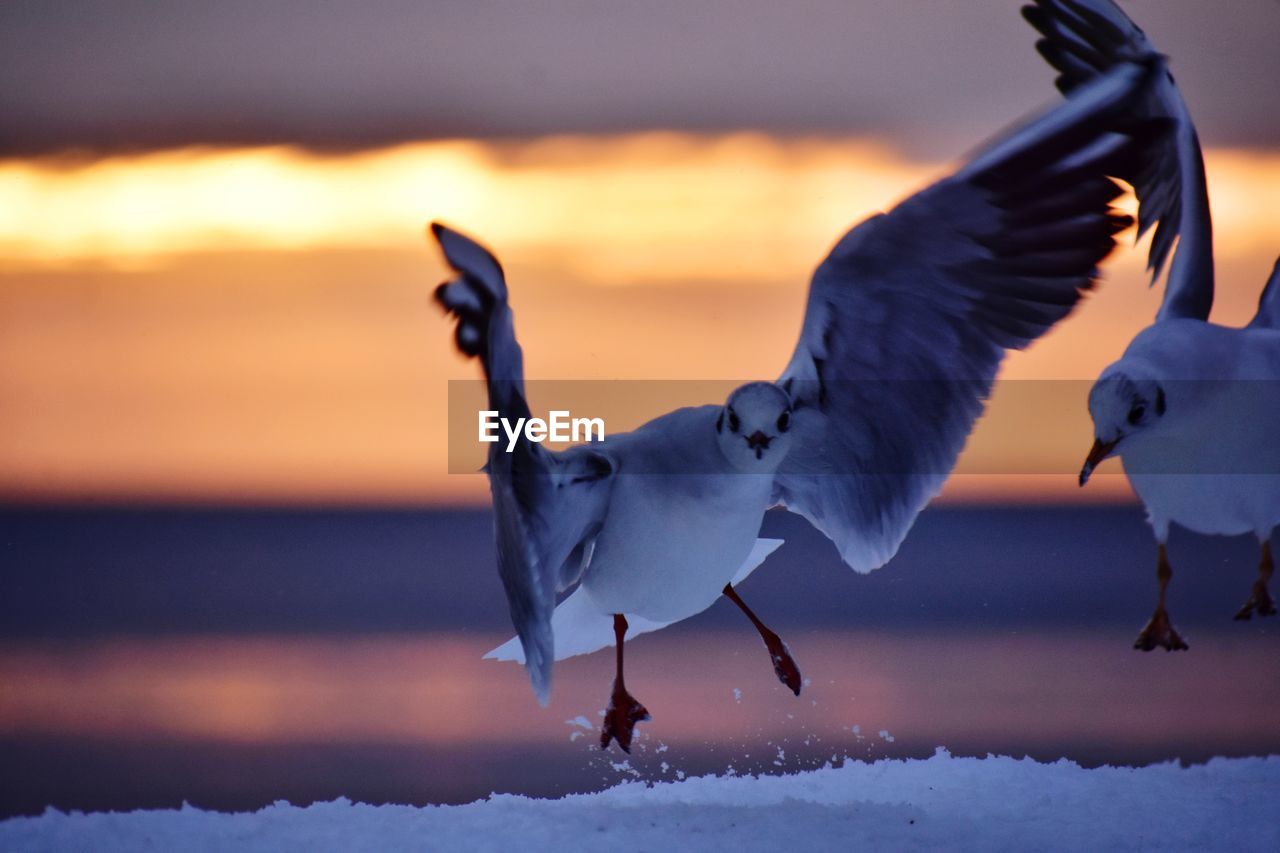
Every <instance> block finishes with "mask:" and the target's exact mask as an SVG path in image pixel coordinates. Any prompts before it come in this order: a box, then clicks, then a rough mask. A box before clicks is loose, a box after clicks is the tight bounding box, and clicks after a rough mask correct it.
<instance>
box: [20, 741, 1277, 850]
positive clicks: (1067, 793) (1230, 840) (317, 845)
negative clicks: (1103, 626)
mask: <svg viewBox="0 0 1280 853" xmlns="http://www.w3.org/2000/svg"><path fill="white" fill-rule="evenodd" d="M1278 801H1280V756H1270V757H1267V758H1237V759H1224V758H1215V759H1213V760H1212V761H1210V762H1208V763H1207V764H1204V765H1198V766H1192V767H1188V768H1182V767H1179V766H1178V765H1176V764H1172V763H1170V764H1160V765H1154V766H1150V767H1143V768H1113V767H1103V768H1098V769H1091V770H1090V769H1084V768H1081V767H1080V766H1079V765H1077V764H1074V763H1071V762H1067V761H1059V762H1056V763H1054V764H1041V763H1037V762H1035V761H1031V760H1026V759H1021V760H1019V759H1012V758H1004V757H989V758H986V759H974V758H953V757H952V756H950V755H949V754H947V752H946V751H945V750H941V749H940V750H938V752H937V754H936V755H934V756H933V757H932V758H930V759H927V760H912V761H893V760H885V761H877V762H875V763H872V764H868V763H862V762H846V763H845V764H844V765H843V766H840V767H828V768H823V769H819V770H813V771H808V772H804V773H797V774H794V775H788V776H765V777H750V776H738V777H725V776H707V777H696V778H690V779H686V780H684V781H681V782H664V783H659V784H656V785H653V786H652V787H646V786H645V785H644V784H642V783H624V784H622V785H619V786H617V787H614V788H611V789H609V790H606V791H602V792H600V793H597V794H584V795H576V796H569V797H564V798H562V799H557V800H537V799H529V798H527V797H519V796H510V795H501V796H494V797H491V798H489V799H487V800H482V801H478V802H475V803H471V804H469V805H464V806H429V807H426V808H417V807H412V806H368V805H361V804H358V803H351V802H349V801H346V800H338V801H336V802H330V803H318V804H315V805H312V806H308V807H306V808H298V807H294V806H291V805H288V804H285V803H280V804H277V805H274V806H270V807H268V808H265V809H262V810H261V811H258V812H254V813H247V814H221V813H217V812H205V811H201V810H199V809H195V808H190V807H188V808H183V809H181V810H179V811H150V812H130V813H127V814H78V813H75V814H70V815H68V814H63V813H61V812H56V811H52V810H51V811H48V812H46V813H45V814H43V815H41V816H39V817H32V818H15V819H11V820H8V821H5V822H4V823H0V849H3V850H5V851H36V850H39V851H45V850H50V851H56V850H77V851H79V850H96V851H115V850H129V851H135V850H186V851H203V850H249V851H257V850H264V851H266V850H269V851H319V850H342V851H366V850H367V851H394V850H449V851H454V850H495V851H497V850H500V851H510V850H518V851H521V853H531V851H541V850H608V851H610V853H617V851H620V850H666V851H675V850H681V851H683V850H735V851H749V850H770V851H772V850H779V849H796V850H841V851H844V850H849V849H861V848H872V849H903V848H907V849H910V848H924V849H941V848H945V849H949V850H984V851H986V850H1019V851H1021V850H1027V849H1037V850H1135V849H1148V850H1157V849H1158V850H1179V849H1185V850H1211V849H1219V850H1266V851H1275V850H1280V807H1277V805H1276V803H1277V802H1278Z"/></svg>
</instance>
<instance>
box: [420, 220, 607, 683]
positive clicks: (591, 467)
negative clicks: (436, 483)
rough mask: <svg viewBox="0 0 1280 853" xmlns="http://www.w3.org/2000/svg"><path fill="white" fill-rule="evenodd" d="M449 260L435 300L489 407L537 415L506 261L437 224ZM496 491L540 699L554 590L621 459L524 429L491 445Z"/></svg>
mask: <svg viewBox="0 0 1280 853" xmlns="http://www.w3.org/2000/svg"><path fill="white" fill-rule="evenodd" d="M431 229H432V233H433V234H434V235H435V238H436V240H437V242H438V243H439V244H440V248H441V250H442V251H443V252H444V256H445V260H446V261H447V262H448V263H449V265H450V266H451V267H452V268H453V269H454V271H455V272H457V273H459V276H458V278H456V279H453V280H451V281H448V282H446V283H444V284H442V285H440V286H439V287H438V288H436V300H437V301H438V302H439V303H440V304H441V305H442V306H444V308H445V310H446V311H448V312H449V313H450V314H452V315H453V316H454V317H456V318H457V321H458V328H457V332H456V340H457V342H458V348H459V349H460V350H461V351H462V352H463V353H465V354H467V355H472V356H478V357H479V358H480V361H481V363H482V365H483V366H484V372H485V378H486V379H487V381H488V393H489V406H490V408H491V409H494V410H496V411H497V412H498V413H499V415H500V416H501V417H504V418H508V419H511V420H513V421H514V419H516V418H527V417H529V415H530V412H529V405H528V403H527V402H526V400H525V396H524V367H523V356H522V353H521V351H520V344H519V343H517V342H516V337H515V330H514V320H513V316H512V313H511V307H510V306H509V305H508V304H507V286H506V281H505V278H504V275H503V272H502V266H501V265H500V264H499V263H498V261H497V259H496V258H494V256H493V254H492V253H491V252H489V251H488V250H487V249H485V248H484V247H483V246H481V245H480V244H479V243H477V242H475V241H474V240H472V239H470V238H469V237H466V236H465V235H463V234H461V233H459V232H457V231H454V230H452V229H450V228H447V227H446V226H444V225H441V224H440V223H433V224H432V226H431ZM485 470H486V471H487V472H488V475H489V487H490V490H491V491H492V493H493V512H494V534H495V538H496V539H497V545H498V573H499V575H500V576H501V578H502V586H503V589H504V590H505V592H506V595H507V605H508V608H509V609H510V612H511V623H512V625H513V626H514V627H515V629H516V635H517V636H518V637H519V640H520V644H521V646H522V648H523V657H524V660H525V662H526V667H527V669H528V672H529V680H530V683H531V684H532V685H533V691H534V693H535V694H536V695H537V697H538V700H539V701H540V702H542V703H543V704H546V702H547V699H548V698H549V696H550V694H551V671H552V664H553V662H554V660H555V638H554V636H553V629H552V624H551V617H552V613H553V612H554V610H555V605H556V593H557V592H559V591H560V590H561V589H564V588H565V587H567V586H568V585H569V584H570V583H572V582H573V581H574V580H576V578H577V576H578V574H579V573H580V571H581V566H582V563H583V561H584V560H585V559H589V556H588V555H589V553H590V548H591V543H592V541H593V539H594V537H595V535H596V534H597V533H598V532H599V530H600V527H601V525H602V524H603V522H604V517H605V514H606V513H607V511H608V505H609V496H610V494H611V490H612V485H613V474H614V471H615V466H614V463H613V460H612V459H611V458H610V457H609V456H608V455H607V454H606V453H602V452H599V451H596V450H593V449H589V448H585V447H576V448H570V449H568V450H566V451H564V452H562V453H553V452H551V451H549V450H546V449H545V448H543V447H542V445H540V444H537V443H534V442H530V441H528V440H527V439H525V438H524V437H523V436H521V437H520V439H519V440H518V441H517V443H516V445H515V447H514V448H513V449H512V450H511V452H507V450H506V448H505V447H501V446H500V445H499V444H493V445H490V449H489V460H488V464H487V465H486V466H485Z"/></svg>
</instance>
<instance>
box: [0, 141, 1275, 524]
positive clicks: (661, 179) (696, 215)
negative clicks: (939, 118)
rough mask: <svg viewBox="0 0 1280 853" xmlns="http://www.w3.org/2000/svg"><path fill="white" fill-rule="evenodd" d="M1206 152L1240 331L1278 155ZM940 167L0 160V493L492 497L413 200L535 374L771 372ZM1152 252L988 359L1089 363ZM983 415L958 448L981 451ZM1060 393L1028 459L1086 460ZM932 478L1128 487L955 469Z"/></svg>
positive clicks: (463, 159) (253, 156) (957, 492)
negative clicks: (837, 266)
mask: <svg viewBox="0 0 1280 853" xmlns="http://www.w3.org/2000/svg"><path fill="white" fill-rule="evenodd" d="M1206 162H1207V169H1208V173H1209V181H1210V187H1211V196H1212V200H1213V206H1214V215H1215V235H1216V238H1217V243H1216V248H1217V257H1218V274H1219V290H1218V301H1217V304H1216V305H1215V312H1214V317H1215V319H1216V320H1219V321H1221V322H1226V323H1229V324H1237V323H1241V322H1243V321H1245V320H1246V319H1247V318H1248V316H1249V315H1250V313H1251V312H1252V309H1253V306H1254V304H1256V300H1257V293H1258V291H1259V290H1260V288H1261V286H1262V283H1263V281H1264V280H1265V277H1266V273H1267V272H1268V271H1269V269H1270V265H1271V262H1272V260H1273V259H1274V252H1275V251H1277V250H1280V220H1277V219H1276V218H1275V217H1274V216H1272V215H1271V214H1272V212H1273V211H1274V210H1277V209H1280V152H1263V151H1235V150H1209V151H1207V152H1206ZM949 165H950V164H948V163H943V162H932V163H927V162H919V161H914V160H912V159H910V158H909V157H907V156H905V155H904V154H903V153H901V152H899V151H896V150H895V149H893V148H892V147H890V146H888V145H887V144H885V143H883V142H881V141H878V140H876V139H874V138H777V137H769V136H766V135H763V134H759V133H733V134H721V135H694V134H680V133H645V134H631V135H621V136H605V137H586V136H572V137H570V136H565V137H551V138H546V139H536V140H530V141H525V142H480V141H475V140H451V141H442V142H423V143H409V144H404V145H398V146H394V147H389V148H382V149H373V150H368V151H359V152H352V153H346V154H316V153H310V152H306V151H303V150H301V149H296V148H290V147H281V146H276V147H265V148H264V147H258V148H185V149H178V150H171V151H159V152H153V153H148V154H137V155H120V156H111V157H104V158H97V159H80V160H70V159H67V158H58V157H52V158H34V159H27V160H14V159H10V160H4V161H0V196H2V197H4V198H5V199H6V201H7V202H8V204H6V205H5V206H3V207H2V208H0V320H3V322H4V325H5V330H4V334H3V335H0V499H4V500H9V501H42V502H43V501H67V500H69V501H90V502H102V501H120V500H124V501H172V500H181V501H192V502H213V503H223V502H233V501H234V502H243V501H251V502H259V503H313V504H314V503H354V504H391V503H411V504H418V503H425V504H437V505H445V504H466V505H479V504H483V503H484V502H485V501H486V500H487V495H486V488H485V485H484V482H483V479H482V478H481V477H478V476H462V475H449V474H448V473H447V460H446V458H445V456H446V454H445V452H444V450H443V447H444V429H445V421H446V418H445V416H444V405H445V402H444V401H445V398H446V390H445V385H446V380H448V379H458V378H473V377H475V376H477V375H478V374H477V369H476V367H475V365H474V364H472V363H469V362H466V361H465V360H463V359H461V358H460V357H458V356H457V355H456V353H454V352H453V350H452V346H451V328H450V325H449V324H448V323H447V322H446V321H445V320H444V319H443V318H441V317H440V316H439V314H438V312H437V311H436V310H435V309H434V308H433V307H432V306H430V305H429V294H430V292H431V289H432V288H433V287H434V285H435V284H436V283H437V282H439V281H440V280H441V279H442V278H443V277H444V275H445V270H444V269H443V267H442V265H441V263H440V261H439V259H438V258H437V256H436V254H435V251H434V249H433V247H431V246H430V245H428V244H427V242H426V241H425V240H424V234H423V226H424V225H425V224H426V223H427V222H428V221H429V220H432V219H444V220H447V221H449V222H450V223H451V224H454V225H456V226H458V227H460V228H463V229H466V230H470V231H472V232H473V233H474V234H476V235H477V236H478V237H480V238H481V239H482V240H484V241H485V242H487V243H489V244H490V245H491V246H492V247H493V248H494V249H495V251H497V253H498V255H499V257H500V258H501V259H502V261H503V263H504V265H506V267H507V270H508V273H509V277H510V279H511V282H512V302H513V305H514V306H515V309H516V312H517V333H518V334H519V336H520V339H521V341H522V343H523V345H524V347H525V353H526V366H527V369H528V372H529V375H530V377H531V378H532V377H537V378H544V379H549V378H560V379H599V378H633V379H634V378H644V379H724V378H732V379H747V378H769V377H772V376H776V375H777V373H778V372H779V370H780V369H781V367H782V366H783V365H784V364H785V363H786V360H787V358H788V356H789V353H790V350H791V347H792V346H793V345H794V340H795V337H794V336H795V334H796V331H797V330H798V328H799V324H800V318H801V314H802V311H803V307H804V297H805V288H806V285H807V280H808V275H809V273H810V271H811V270H812V268H813V266H814V265H815V264H816V263H817V262H818V260H819V259H820V258H821V257H822V255H823V254H824V253H825V252H826V250H827V249H828V248H829V246H830V245H831V244H832V243H833V242H834V241H835V240H836V238H837V237H838V236H839V235H840V234H841V233H843V232H844V231H845V230H846V229H847V228H848V227H849V226H850V225H852V224H854V223H855V222H857V221H860V220H861V219H863V218H865V217H866V216H868V215H870V214H872V213H874V212H876V211H879V210H884V209H887V208H889V207H891V206H893V205H894V204H896V203H897V202H898V201H899V200H901V199H902V198H904V197H906V196H907V195H909V194H910V193H912V192H914V191H915V190H917V189H919V188H920V187H922V186H923V185H925V184H927V183H928V182H929V181H930V180H932V179H935V178H937V177H939V176H941V175H944V174H946V173H947V171H948V168H949ZM1144 250H1145V246H1143V247H1139V249H1138V250H1136V251H1135V250H1133V249H1131V248H1123V249H1122V250H1120V251H1118V252H1117V254H1116V256H1115V257H1114V258H1113V259H1112V260H1110V261H1108V263H1107V266H1106V268H1105V270H1104V278H1105V281H1104V286H1103V287H1102V288H1100V290H1099V291H1098V292H1097V293H1096V294H1093V295H1091V296H1090V298H1089V299H1088V300H1086V302H1085V304H1084V305H1083V306H1082V307H1081V309H1080V310H1079V311H1078V312H1076V315H1075V316H1073V317H1072V318H1070V319H1069V320H1068V321H1067V322H1066V323H1064V324H1062V325H1061V326H1060V327H1058V328H1055V329H1054V330H1053V331H1052V332H1051V333H1050V334H1049V335H1047V336H1046V337H1045V338H1044V339H1043V340H1042V341H1039V342H1037V343H1036V344H1035V345H1034V346H1033V347H1032V348H1031V349H1030V350H1029V351H1028V352H1026V353H1017V354H1014V355H1013V356H1012V357H1011V358H1010V359H1008V360H1007V362H1006V365H1005V367H1004V370H1003V372H1002V376H1004V377H1005V378H1012V379H1037V378H1057V379H1061V378H1069V379H1088V378H1092V377H1093V376H1096V374H1097V372H1098V370H1100V369H1101V367H1103V366H1104V365H1105V364H1107V363H1108V362H1109V361H1111V360H1112V359H1114V358H1115V357H1117V356H1118V355H1119V353H1120V351H1121V350H1122V349H1123V347H1124V345H1125V344H1126V343H1127V341H1128V340H1129V339H1130V338H1131V337H1132V335H1133V334H1134V333H1135V332H1137V331H1138V330H1139V329H1141V328H1142V327H1143V326H1145V325H1146V324H1147V323H1148V322H1149V320H1150V318H1151V317H1152V316H1153V315H1154V312H1155V306H1156V305H1157V304H1158V300H1159V297H1160V290H1159V289H1158V288H1156V289H1151V290H1149V289H1147V288H1146V286H1145V283H1146V279H1145V275H1144V273H1143V272H1142V264H1143V259H1144V255H1145V251H1144ZM620 330H622V331H624V332H625V333H624V334H620ZM708 330H713V331H712V333H710V334H708ZM707 402H715V401H707ZM534 403H535V408H536V406H537V402H536V401H534ZM999 406H1000V401H999V399H997V400H996V401H995V403H994V404H993V407H992V415H991V416H990V417H988V418H987V419H985V420H984V422H982V423H981V424H980V425H979V428H978V430H977V432H976V433H975V435H974V439H973V442H971V444H972V448H971V450H970V451H967V452H966V455H967V457H974V456H975V455H977V456H978V458H989V455H990V454H991V453H993V452H995V453H998V452H999V451H1000V447H1001V443H1002V441H1005V440H1006V437H1005V436H1004V434H1003V433H1002V432H1000V429H1001V428H1000V427H999V426H998V424H999V423H1000V422H1001V419H1000V417H999ZM654 414H657V413H656V412H655V413H654ZM1082 414H1083V413H1082V411H1075V412H1074V414H1073V415H1072V416H1071V417H1070V418H1069V419H1067V420H1064V421H1063V422H1062V423H1056V424H1055V425H1054V430H1052V431H1051V433H1052V435H1054V436H1055V437H1056V438H1058V437H1060V443H1061V445H1062V446H1061V447H1060V448H1059V447H1056V445H1055V448H1056V449H1054V450H1053V452H1054V453H1057V454H1061V455H1060V457H1055V461H1054V462H1053V464H1052V466H1051V467H1050V468H1047V469H1045V470H1050V469H1051V470H1068V469H1069V468H1070V466H1071V465H1072V464H1073V463H1075V462H1076V461H1078V460H1077V457H1078V456H1079V455H1080V454H1081V453H1082V452H1083V449H1084V448H1085V447H1087V445H1088V439H1089V436H1087V435H1085V434H1084V433H1085V432H1087V426H1088V425H1087V418H1085V419H1084V420H1081V416H1082ZM1077 433H1079V435H1078V436H1077V435H1076V434H1077ZM982 454H985V455H982ZM1112 464H1114V463H1112ZM962 470H974V466H973V465H969V466H968V467H962ZM1103 473H1107V472H1106V471H1105V470H1104V472H1103ZM943 497H944V499H955V500H983V501H1000V500H1013V501H1023V500H1036V501H1097V500H1127V499H1129V492H1128V487H1127V485H1126V484H1125V483H1124V480H1123V478H1121V477H1118V476H1114V477H1103V478H1100V479H1099V480H1097V481H1096V482H1095V483H1091V484H1090V486H1089V488H1088V489H1086V490H1083V491H1081V490H1079V489H1077V488H1076V487H1075V484H1074V482H1073V480H1072V478H1071V477H1069V476H1067V475H1063V476H1061V477H1058V476H1057V475H1052V476H1050V475H1039V476H1036V475H1010V474H1001V475H962V476H957V477H954V478H953V479H952V480H951V481H950V482H949V484H948V486H947V488H946V489H945V491H944V495H943Z"/></svg>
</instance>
